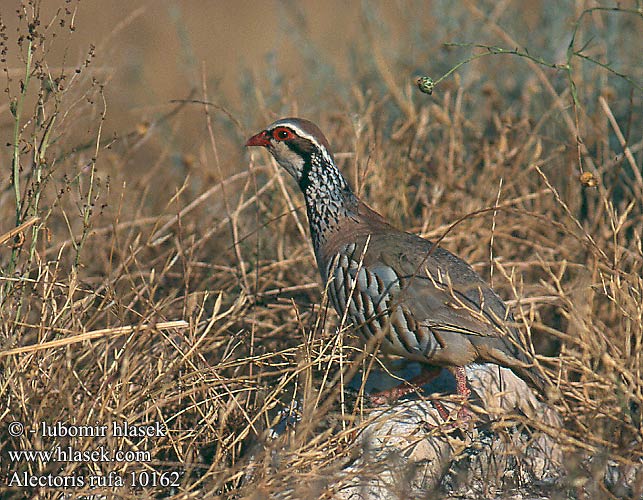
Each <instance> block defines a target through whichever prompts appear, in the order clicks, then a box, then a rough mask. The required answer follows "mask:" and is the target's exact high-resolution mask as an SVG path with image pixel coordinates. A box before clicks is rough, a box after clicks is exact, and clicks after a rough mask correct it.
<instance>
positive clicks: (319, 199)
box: [299, 151, 358, 253]
mask: <svg viewBox="0 0 643 500" xmlns="http://www.w3.org/2000/svg"><path fill="white" fill-rule="evenodd" d="M299 187H300V188H301V191H302V192H303V194H304V198H305V200H306V210H307V213H308V222H309V224H310V234H311V237H312V239H313V246H314V248H315V253H318V252H319V250H320V248H321V247H322V245H323V244H324V242H325V241H326V240H327V239H328V237H329V236H330V235H331V234H332V233H334V232H335V231H338V230H339V228H340V226H341V221H342V220H343V219H344V218H346V217H350V216H351V214H352V213H354V211H355V208H356V207H357V204H358V200H357V197H356V196H355V195H354V194H353V191H352V190H351V188H350V186H349V185H348V182H347V181H346V179H345V178H344V176H343V175H342V174H341V172H340V171H339V169H338V168H337V166H336V165H335V164H334V163H333V162H332V161H328V159H326V158H324V156H323V155H322V154H321V152H317V151H313V152H312V153H311V154H310V156H309V157H308V158H306V161H305V164H304V171H303V174H302V178H301V181H300V182H299Z"/></svg>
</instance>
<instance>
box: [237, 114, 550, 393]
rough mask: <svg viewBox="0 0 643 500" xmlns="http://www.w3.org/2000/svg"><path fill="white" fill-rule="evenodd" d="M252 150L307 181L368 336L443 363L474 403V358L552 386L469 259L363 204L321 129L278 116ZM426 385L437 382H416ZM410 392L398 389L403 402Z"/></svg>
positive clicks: (322, 237)
mask: <svg viewBox="0 0 643 500" xmlns="http://www.w3.org/2000/svg"><path fill="white" fill-rule="evenodd" d="M246 146H264V147H266V148H267V149H268V151H270V153H271V154H272V156H273V157H274V158H275V159H276V160H277V162H278V163H279V164H280V165H281V166H282V167H283V168H285V169H286V170H287V171H288V172H289V173H290V174H291V175H292V176H293V177H294V178H295V180H296V181H297V183H298V184H299V187H300V188H301V191H302V193H303V194H304V198H305V200H306V208H307V212H308V221H309V223H310V233H311V236H312V240H313V246H314V249H315V256H316V258H317V265H318V267H319V272H320V273H321V277H322V280H323V282H324V283H328V290H329V295H330V299H331V302H332V304H333V306H334V307H335V310H336V311H337V312H338V314H339V315H340V316H342V315H344V314H345V311H346V310H347V311H346V313H347V317H348V319H349V320H350V321H351V322H352V323H353V325H355V327H356V328H357V329H359V330H360V331H361V333H362V334H363V335H364V336H365V337H366V338H367V339H368V338H370V337H373V336H378V337H379V338H380V339H381V347H382V349H383V350H384V351H386V352H389V353H392V354H396V355H399V356H403V357H405V358H409V359H411V360H415V361H419V362H421V363H424V364H425V365H428V366H429V367H433V368H434V369H433V370H432V371H433V373H435V372H436V370H435V368H436V367H447V368H449V369H450V370H451V371H452V373H453V374H454V376H455V378H456V386H457V391H458V394H460V395H462V396H463V398H464V399H465V400H466V398H467V397H468V396H469V389H468V387H467V381H466V373H465V370H464V368H463V367H464V366H466V365H468V364H470V363H474V362H491V363H496V364H498V365H502V366H505V367H508V368H511V369H512V370H513V371H514V372H515V373H516V374H517V375H518V376H520V377H521V378H523V379H524V380H525V381H527V382H529V383H530V385H532V386H535V387H536V388H538V389H540V390H543V379H542V378H541V377H540V375H539V374H538V373H537V372H536V371H535V369H534V368H533V367H532V366H530V364H529V363H528V359H527V357H526V356H525V354H524V351H523V349H521V348H520V347H519V345H520V342H521V340H520V336H519V334H518V332H517V330H516V329H515V328H514V327H513V326H512V325H511V323H512V322H513V318H512V316H511V314H510V313H509V312H508V311H507V308H506V307H505V305H504V303H503V302H502V300H501V299H500V298H499V297H498V295H496V293H495V292H494V291H493V290H492V289H491V288H490V287H489V286H488V285H487V284H486V283H485V282H484V281H483V280H482V278H481V277H480V276H478V274H476V272H475V271H474V270H473V269H472V268H471V266H469V265H468V264H467V263H466V262H464V261H463V260H461V259H460V258H458V257H456V256H455V255H453V254H452V253H450V252H448V251H447V250H445V249H443V248H441V247H439V246H434V245H433V244H432V243H431V242H430V241H428V240H425V239H423V238H420V237H419V236H416V235H413V234H410V233H406V232H404V231H400V230H398V229H396V228H394V227H393V226H391V225H390V224H389V223H388V222H386V220H384V218H383V217H382V216H381V215H379V214H378V213H377V212H375V211H373V210H371V209H370V208H369V207H368V206H366V205H365V204H364V203H363V202H362V201H360V200H359V199H358V198H357V197H356V196H355V194H354V193H353V191H352V190H351V188H350V186H349V185H348V182H347V181H346V179H345V178H344V176H343V175H342V174H341V173H340V171H339V170H338V168H337V166H336V165H335V161H334V159H333V155H332V153H331V151H330V146H329V144H328V141H327V140H326V138H325V137H324V135H323V134H322V132H321V131H320V130H319V128H317V126H316V125H315V124H314V123H312V122H310V121H308V120H303V119H301V118H284V119H282V120H278V121H276V122H274V123H272V124H271V125H269V126H268V128H266V130H263V131H262V132H259V133H258V134H256V135H254V136H252V137H251V138H250V139H249V140H248V142H247V143H246ZM329 280H330V282H329ZM438 372H439V370H438ZM420 379H421V382H426V381H427V377H426V376H424V377H418V378H417V380H415V382H420ZM410 387H412V386H411V385H409V384H406V385H405V387H403V388H398V389H397V392H395V390H394V391H393V393H394V394H395V396H396V397H399V396H400V395H402V394H405V393H406V392H409V391H410V390H411V389H410Z"/></svg>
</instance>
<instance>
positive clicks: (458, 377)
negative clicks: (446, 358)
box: [453, 366, 473, 422]
mask: <svg viewBox="0 0 643 500" xmlns="http://www.w3.org/2000/svg"><path fill="white" fill-rule="evenodd" d="M453 376H454V377H455V387H456V391H457V393H458V395H459V396H462V406H461V407H460V409H459V410H458V416H457V417H456V419H457V420H459V421H461V422H467V421H468V420H471V418H472V417H473V414H472V413H471V411H470V410H469V409H468V408H467V401H468V400H469V396H471V389H469V385H468V384H467V372H466V370H465V369H464V367H463V366H456V367H455V368H454V369H453Z"/></svg>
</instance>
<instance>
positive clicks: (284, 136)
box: [272, 127, 295, 141]
mask: <svg viewBox="0 0 643 500" xmlns="http://www.w3.org/2000/svg"><path fill="white" fill-rule="evenodd" d="M272 136H273V137H274V138H275V139H277V140H278V141H287V140H288V139H292V138H293V137H295V134H293V133H292V130H290V129H289V128H286V127H277V128H276V129H275V130H273V131H272Z"/></svg>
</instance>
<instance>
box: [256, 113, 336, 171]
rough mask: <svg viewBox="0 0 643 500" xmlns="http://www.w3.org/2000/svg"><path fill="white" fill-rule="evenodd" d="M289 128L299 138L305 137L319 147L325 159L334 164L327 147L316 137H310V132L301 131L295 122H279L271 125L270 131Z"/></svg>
mask: <svg viewBox="0 0 643 500" xmlns="http://www.w3.org/2000/svg"><path fill="white" fill-rule="evenodd" d="M283 126H285V127H288V128H291V129H292V130H293V131H294V132H295V134H297V135H298V136H299V137H303V138H304V139H308V140H309V141H310V142H312V143H313V144H315V145H317V147H318V148H319V149H320V150H321V152H322V155H324V159H326V160H327V161H329V162H332V158H331V156H330V153H329V152H328V150H327V149H326V146H324V145H323V144H321V143H320V142H319V141H318V140H317V139H316V138H315V136H314V135H310V134H309V133H308V132H304V131H303V130H302V129H300V128H299V127H298V126H297V125H295V124H294V123H293V122H291V121H288V120H279V121H277V122H275V123H273V124H272V125H270V127H269V128H270V129H274V128H276V127H283Z"/></svg>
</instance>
